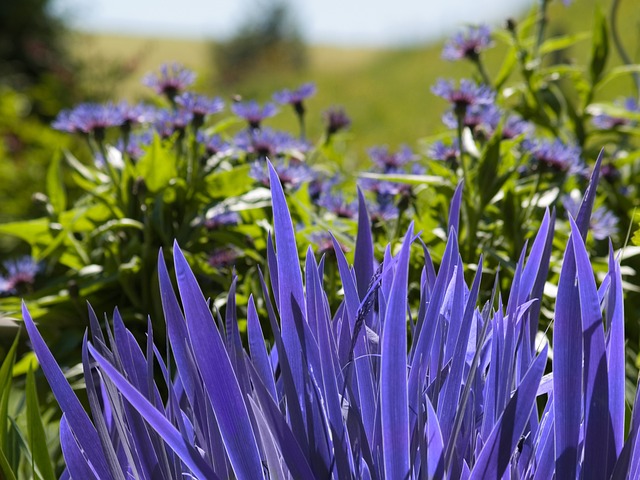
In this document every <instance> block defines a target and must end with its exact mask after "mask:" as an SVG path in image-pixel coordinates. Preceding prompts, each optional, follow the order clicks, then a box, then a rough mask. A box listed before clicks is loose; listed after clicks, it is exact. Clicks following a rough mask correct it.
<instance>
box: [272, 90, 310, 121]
mask: <svg viewBox="0 0 640 480" xmlns="http://www.w3.org/2000/svg"><path fill="white" fill-rule="evenodd" d="M315 93H316V86H315V84H314V83H311V82H310V83H305V84H303V85H301V86H300V87H298V88H296V89H295V90H289V89H284V90H281V91H279V92H276V93H274V94H273V99H274V100H275V101H276V102H278V103H280V104H282V105H291V106H292V107H293V109H294V110H295V112H296V114H298V115H304V105H303V101H304V100H306V99H307V98H309V97H311V96H312V95H314V94H315Z"/></svg>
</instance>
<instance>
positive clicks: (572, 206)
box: [562, 190, 618, 240]
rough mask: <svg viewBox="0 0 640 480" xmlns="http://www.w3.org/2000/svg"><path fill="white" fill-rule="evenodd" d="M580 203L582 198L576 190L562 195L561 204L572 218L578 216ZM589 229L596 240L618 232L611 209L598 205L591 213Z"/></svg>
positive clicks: (616, 222)
mask: <svg viewBox="0 0 640 480" xmlns="http://www.w3.org/2000/svg"><path fill="white" fill-rule="evenodd" d="M576 194H577V195H576ZM581 203H582V198H580V195H579V193H578V192H577V190H574V192H572V194H571V195H564V196H563V197H562V205H563V206H564V208H565V210H566V211H567V213H568V214H569V215H571V217H572V218H574V219H576V218H577V217H578V211H579V210H580V204H581ZM589 229H590V230H591V233H592V234H593V238H595V239H596V240H605V239H607V238H609V237H612V236H613V235H615V234H617V233H618V219H617V217H616V216H615V215H614V214H613V212H612V211H610V210H608V209H607V208H605V207H598V208H596V209H595V210H594V211H593V213H592V214H591V218H590V219H589Z"/></svg>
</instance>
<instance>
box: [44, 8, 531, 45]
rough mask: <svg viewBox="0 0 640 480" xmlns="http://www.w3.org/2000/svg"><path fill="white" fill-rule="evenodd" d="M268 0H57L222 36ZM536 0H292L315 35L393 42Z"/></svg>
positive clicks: (110, 15)
mask: <svg viewBox="0 0 640 480" xmlns="http://www.w3.org/2000/svg"><path fill="white" fill-rule="evenodd" d="M265 1H268V0H226V1H223V0H55V3H54V5H55V9H56V10H57V11H58V12H62V13H63V15H64V16H65V17H66V18H68V19H69V20H70V22H71V24H72V25H74V26H75V27H77V28H79V29H82V30H90V31H100V32H109V33H127V34H130V33H137V34H140V35H161V36H180V37H191V38H199V37H200V38H201V37H209V38H224V37H226V36H228V35H230V34H231V33H232V32H233V31H234V28H236V27H237V26H238V25H239V24H240V23H241V22H242V21H243V20H244V19H245V18H246V14H247V12H251V11H255V10H256V7H257V6H260V5H261V4H263V3H265ZM533 1H534V0H484V1H483V0H445V1H442V0H369V1H367V0H289V3H290V5H291V6H292V8H293V11H294V13H295V15H296V17H297V18H298V20H299V23H300V25H301V26H302V28H303V30H304V32H305V37H306V38H307V39H308V40H309V41H310V42H311V43H322V44H334V45H345V46H356V45H362V46H367V45H370V46H385V45H387V46H391V45H400V44H408V43H413V42H420V41H427V40H431V39H434V38H438V37H441V36H443V35H446V34H449V33H450V32H452V31H453V30H455V29H456V28H457V27H459V26H460V25H462V24H465V23H479V22H488V23H499V22H501V21H503V20H504V19H506V18H507V17H509V16H515V15H519V14H521V13H522V12H523V11H524V10H526V9H527V8H529V7H530V6H531V5H532V3H533Z"/></svg>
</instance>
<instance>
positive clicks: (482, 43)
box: [442, 25, 493, 60]
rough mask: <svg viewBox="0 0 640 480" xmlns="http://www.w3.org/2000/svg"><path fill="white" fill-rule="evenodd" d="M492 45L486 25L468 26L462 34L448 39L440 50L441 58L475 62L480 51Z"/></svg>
mask: <svg viewBox="0 0 640 480" xmlns="http://www.w3.org/2000/svg"><path fill="white" fill-rule="evenodd" d="M492 45H493V42H492V41H491V28H490V27H489V26H488V25H479V26H469V27H467V29H466V30H465V31H464V32H459V33H457V34H456V35H454V36H453V37H452V38H451V39H449V41H448V42H447V43H446V44H445V46H444V49H443V50H442V58H443V59H445V60H460V59H462V58H467V59H469V60H475V59H477V58H478V55H479V54H480V52H481V51H482V50H486V49H487V48H489V47H491V46H492Z"/></svg>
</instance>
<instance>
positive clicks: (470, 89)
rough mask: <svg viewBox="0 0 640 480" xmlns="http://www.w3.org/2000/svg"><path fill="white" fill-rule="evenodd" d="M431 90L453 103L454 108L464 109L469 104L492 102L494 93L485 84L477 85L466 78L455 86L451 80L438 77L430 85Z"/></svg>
mask: <svg viewBox="0 0 640 480" xmlns="http://www.w3.org/2000/svg"><path fill="white" fill-rule="evenodd" d="M431 92H433V93H434V94H435V95H437V96H439V97H441V98H444V99H445V100H447V101H448V102H450V103H451V104H453V106H454V108H456V110H458V109H460V110H461V111H464V110H465V109H466V108H467V107H470V106H471V105H488V104H491V103H493V102H494V100H495V97H496V94H495V92H494V91H493V90H491V89H490V88H489V87H487V86H485V85H477V84H476V83H475V82H473V81H471V80H467V79H462V80H461V81H460V87H459V88H456V86H455V84H454V82H453V81H452V80H444V79H442V78H441V79H439V80H438V81H437V82H436V84H435V85H434V86H433V87H431Z"/></svg>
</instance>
